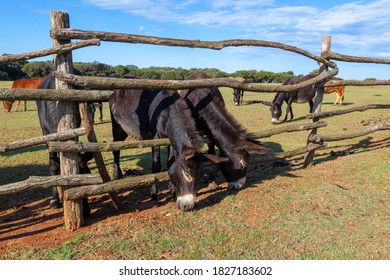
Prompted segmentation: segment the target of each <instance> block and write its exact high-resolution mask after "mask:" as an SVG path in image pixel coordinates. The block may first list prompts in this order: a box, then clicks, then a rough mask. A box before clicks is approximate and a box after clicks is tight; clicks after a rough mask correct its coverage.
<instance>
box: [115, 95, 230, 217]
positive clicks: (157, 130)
mask: <svg viewBox="0 0 390 280" xmlns="http://www.w3.org/2000/svg"><path fill="white" fill-rule="evenodd" d="M110 111H111V121H112V132H113V136H114V141H123V140H125V139H126V138H127V137H128V136H131V137H133V138H136V139H157V138H166V137H167V138H169V140H170V142H171V149H170V150H171V152H170V155H169V158H170V161H169V162H170V166H169V169H168V174H169V177H170V180H171V184H172V185H173V188H174V190H175V194H176V205H177V207H178V208H180V209H181V210H183V211H187V210H191V209H192V208H193V207H194V205H195V197H196V189H197V186H198V180H199V176H200V170H201V166H202V161H203V159H206V160H210V161H211V162H214V163H220V162H222V161H227V160H228V159H226V158H220V157H217V156H215V155H210V154H203V153H200V149H201V148H202V147H203V146H204V141H203V139H202V138H201V137H200V135H199V133H198V131H197V129H196V126H195V122H194V120H193V118H192V116H191V111H190V110H189V109H188V106H187V104H186V103H185V102H184V101H183V100H182V99H180V96H179V94H178V93H177V91H172V90H152V91H150V90H135V89H120V90H114V95H113V97H112V98H111V99H110ZM113 154H114V177H115V178H120V177H121V176H122V171H121V169H120V166H119V157H120V151H114V152H113ZM152 169H153V170H152V171H153V172H158V171H160V170H159V169H161V165H160V166H158V164H156V163H155V162H153V164H152Z"/></svg>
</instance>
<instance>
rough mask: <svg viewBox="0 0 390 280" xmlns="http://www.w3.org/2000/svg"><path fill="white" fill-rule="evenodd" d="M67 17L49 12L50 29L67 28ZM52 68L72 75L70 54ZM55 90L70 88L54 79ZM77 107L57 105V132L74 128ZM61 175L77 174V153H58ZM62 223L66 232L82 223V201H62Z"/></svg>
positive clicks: (58, 57) (56, 58)
mask: <svg viewBox="0 0 390 280" xmlns="http://www.w3.org/2000/svg"><path fill="white" fill-rule="evenodd" d="M69 26H70V24H69V15H68V14H67V13H64V12H60V11H51V14H50V28H51V30H56V29H62V28H69ZM52 41H53V47H58V46H60V45H63V44H67V43H70V40H56V39H52ZM54 68H55V69H57V71H61V72H63V73H73V62H72V52H67V53H62V54H58V55H54ZM56 88H57V89H67V88H70V86H69V85H68V84H67V83H65V82H62V81H60V80H59V79H57V78H56ZM76 109H77V106H75V104H74V102H67V101H60V102H58V105H57V111H58V117H59V123H58V131H63V130H68V129H71V128H76V126H77V121H76V114H77V110H76ZM60 162H61V175H70V174H78V173H79V169H80V167H79V163H78V154H77V153H60ZM63 205H64V222H65V227H66V229H67V230H76V229H78V228H79V227H81V226H82V225H83V223H84V220H83V207H82V200H81V199H78V200H76V201H63Z"/></svg>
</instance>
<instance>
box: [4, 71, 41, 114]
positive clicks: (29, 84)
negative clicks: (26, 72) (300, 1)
mask: <svg viewBox="0 0 390 280" xmlns="http://www.w3.org/2000/svg"><path fill="white" fill-rule="evenodd" d="M42 81H43V78H32V79H20V80H15V81H14V82H13V83H12V88H39V86H40V85H41V83H42ZM14 102H15V112H16V111H18V110H19V105H20V100H15V101H9V100H4V101H3V108H4V111H5V112H9V111H11V108H12V104H13V103H14ZM26 110H27V105H26V101H24V111H26Z"/></svg>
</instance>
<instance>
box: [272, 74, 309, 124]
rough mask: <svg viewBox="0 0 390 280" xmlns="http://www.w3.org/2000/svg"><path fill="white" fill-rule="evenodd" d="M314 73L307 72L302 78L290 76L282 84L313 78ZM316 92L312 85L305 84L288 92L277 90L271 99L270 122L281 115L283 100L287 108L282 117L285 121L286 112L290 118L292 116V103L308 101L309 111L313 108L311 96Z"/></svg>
mask: <svg viewBox="0 0 390 280" xmlns="http://www.w3.org/2000/svg"><path fill="white" fill-rule="evenodd" d="M315 76H316V75H315V74H309V75H307V76H304V77H302V78H290V79H288V80H286V81H285V82H284V83H283V85H294V84H298V83H300V82H304V81H307V80H310V79H312V78H314V77H315ZM315 94H316V91H315V89H314V85H311V86H307V87H304V88H300V89H297V90H293V91H289V92H278V93H277V94H276V95H275V98H274V100H273V101H272V105H271V116H272V118H271V123H272V124H276V123H277V122H278V120H279V118H280V116H281V115H282V105H283V102H286V103H287V108H286V116H285V117H284V120H283V121H284V122H285V121H287V116H288V113H290V120H292V119H293V118H294V114H293V111H292V106H291V105H292V103H293V102H295V103H306V102H309V105H310V111H309V113H310V112H311V111H312V109H313V98H314V96H315Z"/></svg>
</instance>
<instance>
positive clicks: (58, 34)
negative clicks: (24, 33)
mask: <svg viewBox="0 0 390 280" xmlns="http://www.w3.org/2000/svg"><path fill="white" fill-rule="evenodd" d="M50 35H51V36H52V38H56V39H82V40H87V39H95V38H98V39H100V40H102V41H109V42H121V43H133V44H151V45H164V46H174V47H188V48H206V49H212V50H221V49H223V48H225V47H239V46H255V47H268V48H278V49H282V50H285V51H290V52H294V53H298V54H301V55H303V56H306V57H308V58H311V59H313V60H315V61H318V62H322V63H324V64H326V65H328V66H329V67H332V68H336V67H337V65H336V64H335V63H334V62H331V61H328V60H325V59H324V58H323V57H320V56H317V55H315V54H312V53H309V52H307V51H304V50H302V49H299V48H297V47H294V46H290V45H286V44H281V43H277V42H269V41H261V40H223V41H214V42H207V41H200V40H180V39H171V38H161V37H152V36H142V35H134V34H125V33H114V32H102V31H90V30H79V29H70V28H63V29H52V30H51V31H50Z"/></svg>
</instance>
